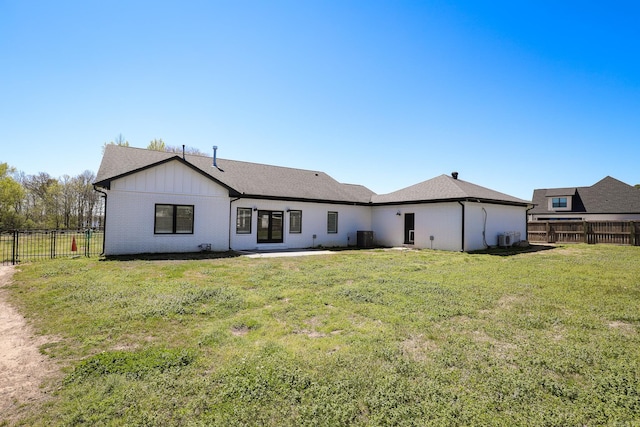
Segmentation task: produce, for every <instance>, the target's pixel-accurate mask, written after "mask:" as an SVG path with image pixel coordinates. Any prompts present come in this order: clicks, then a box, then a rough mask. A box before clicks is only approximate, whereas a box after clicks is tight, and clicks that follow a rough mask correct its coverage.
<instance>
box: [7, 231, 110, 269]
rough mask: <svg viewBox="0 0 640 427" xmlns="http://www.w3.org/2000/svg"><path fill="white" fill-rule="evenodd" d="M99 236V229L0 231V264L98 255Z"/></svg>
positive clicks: (101, 239)
mask: <svg viewBox="0 0 640 427" xmlns="http://www.w3.org/2000/svg"><path fill="white" fill-rule="evenodd" d="M103 240H104V232H103V230H101V229H86V230H7V231H0V264H2V265H7V264H18V263H21V262H31V261H38V260H43V259H51V258H60V257H73V256H87V257H90V256H98V255H100V254H101V253H102V242H103Z"/></svg>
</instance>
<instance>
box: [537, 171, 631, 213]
mask: <svg viewBox="0 0 640 427" xmlns="http://www.w3.org/2000/svg"><path fill="white" fill-rule="evenodd" d="M574 188H575V194H574V193H565V194H560V193H559V192H558V191H557V190H558V189H553V188H552V189H547V188H541V189H536V190H534V191H533V203H534V204H536V207H534V208H533V209H532V210H531V211H530V213H532V214H546V213H554V211H550V210H548V209H547V207H548V204H547V197H553V196H570V195H572V196H573V203H572V209H571V211H568V212H576V213H578V212H579V213H591V214H614V213H615V214H620V213H640V189H638V188H635V187H633V186H631V185H628V184H625V183H624V182H622V181H619V180H617V179H615V178H612V177H610V176H606V177H604V178H603V179H601V180H600V181H598V182H596V183H595V184H593V185H592V186H590V187H574ZM561 213H567V211H562V212H561ZM559 214H560V212H559Z"/></svg>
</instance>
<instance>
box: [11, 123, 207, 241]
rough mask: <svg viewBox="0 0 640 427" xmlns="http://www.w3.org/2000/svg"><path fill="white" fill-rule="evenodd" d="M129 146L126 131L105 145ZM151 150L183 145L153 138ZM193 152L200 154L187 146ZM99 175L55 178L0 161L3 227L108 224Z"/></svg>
mask: <svg viewBox="0 0 640 427" xmlns="http://www.w3.org/2000/svg"><path fill="white" fill-rule="evenodd" d="M109 144H115V145H122V146H129V141H127V140H126V139H124V137H123V136H122V134H120V135H118V136H117V137H116V138H115V139H114V140H113V141H111V142H108V143H104V144H103V151H104V147H106V146H107V145H109ZM147 149H150V150H158V151H168V152H173V153H181V152H182V150H183V148H182V147H181V146H180V147H177V146H170V145H167V144H166V143H165V142H164V141H163V140H162V138H160V139H153V140H152V141H151V142H150V143H149V145H148V146H147ZM185 152H186V153H189V154H200V155H203V154H204V153H202V152H201V151H199V150H198V149H195V148H191V147H189V148H185ZM95 179H96V175H95V173H94V172H92V171H90V170H86V171H84V172H82V173H81V174H79V175H77V176H69V175H63V176H61V177H59V178H55V177H52V176H51V175H49V174H48V173H46V172H40V173H38V174H35V175H27V174H25V173H24V172H21V171H17V170H16V169H15V168H14V167H12V166H10V165H9V164H7V163H2V162H0V230H15V229H28V230H33V229H58V230H61V229H67V230H70V229H86V228H100V227H102V226H104V200H103V198H102V195H101V194H100V193H99V192H97V191H95V190H94V188H93V183H94V182H95Z"/></svg>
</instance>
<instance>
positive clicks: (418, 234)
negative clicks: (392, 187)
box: [372, 202, 524, 251]
mask: <svg viewBox="0 0 640 427" xmlns="http://www.w3.org/2000/svg"><path fill="white" fill-rule="evenodd" d="M372 210H373V212H372V225H373V230H374V236H375V241H376V244H378V245H381V246H407V247H412V248H418V249H440V250H446V251H460V250H462V206H460V204H459V203H457V202H449V203H430V204H415V205H395V206H376V207H373V208H372ZM398 212H400V215H397V213H398ZM405 213H413V214H415V222H414V230H415V231H414V244H413V245H405V244H404V214H405ZM523 219H524V217H523ZM431 236H433V240H431V239H430V237H431Z"/></svg>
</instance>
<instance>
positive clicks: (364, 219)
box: [231, 199, 371, 251]
mask: <svg viewBox="0 0 640 427" xmlns="http://www.w3.org/2000/svg"><path fill="white" fill-rule="evenodd" d="M237 208H250V209H251V212H252V214H251V234H238V233H237V232H236V216H237V212H238V209H237ZM254 208H255V209H257V210H267V211H282V212H283V213H284V224H283V242H282V243H258V241H257V226H258V212H257V211H254V210H253V209H254ZM287 210H298V211H302V232H301V233H289V224H290V218H289V212H287ZM328 212H338V232H337V233H327V213H328ZM359 230H371V211H370V208H369V207H368V206H352V205H338V204H330V203H311V202H294V201H282V200H263V199H239V200H234V201H233V202H232V203H231V249H233V250H237V251H242V250H258V249H260V250H269V249H303V248H313V247H320V246H322V247H326V248H331V247H346V246H353V245H355V243H356V242H352V240H353V239H354V238H355V235H356V232H357V231H359ZM314 235H315V236H316V237H315V239H314V237H313V236H314Z"/></svg>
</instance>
